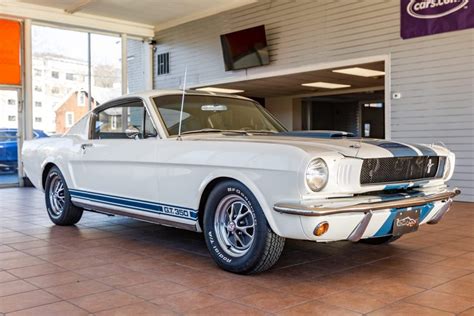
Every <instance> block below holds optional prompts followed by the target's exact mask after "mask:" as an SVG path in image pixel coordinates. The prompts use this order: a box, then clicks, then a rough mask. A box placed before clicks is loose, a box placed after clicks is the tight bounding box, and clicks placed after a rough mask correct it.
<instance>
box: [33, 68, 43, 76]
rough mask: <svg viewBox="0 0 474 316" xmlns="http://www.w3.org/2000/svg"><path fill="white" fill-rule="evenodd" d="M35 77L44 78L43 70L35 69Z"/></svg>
mask: <svg viewBox="0 0 474 316" xmlns="http://www.w3.org/2000/svg"><path fill="white" fill-rule="evenodd" d="M34 71H35V76H42V75H43V72H42V71H41V69H36V68H35V70H34Z"/></svg>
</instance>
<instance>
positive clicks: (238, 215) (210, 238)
mask: <svg viewBox="0 0 474 316" xmlns="http://www.w3.org/2000/svg"><path fill="white" fill-rule="evenodd" d="M222 212H226V213H222ZM204 235H205V239H206V244H207V247H208V249H209V252H210V254H211V256H212V257H213V259H214V261H215V262H216V263H217V264H218V265H219V266H220V267H221V268H223V269H224V270H227V271H230V272H234V273H240V274H251V273H258V272H262V271H265V270H267V269H269V268H271V267H272V266H273V265H274V264H275V263H276V262H277V260H278V258H279V257H280V255H281V252H282V251H283V247H284V245H285V239H284V238H282V237H280V236H278V235H276V234H275V233H274V232H273V231H272V230H271V228H270V226H269V225H268V222H267V220H266V217H265V214H264V213H263V210H262V209H261V207H260V205H259V204H258V201H257V199H256V198H255V197H254V196H253V194H252V193H251V192H250V190H249V189H248V188H247V187H245V186H244V185H243V184H242V183H240V182H237V181H231V180H229V181H224V182H221V183H219V184H218V185H217V186H216V187H215V188H214V189H213V190H212V192H211V194H210V195H209V198H208V200H207V203H206V206H205V211H204Z"/></svg>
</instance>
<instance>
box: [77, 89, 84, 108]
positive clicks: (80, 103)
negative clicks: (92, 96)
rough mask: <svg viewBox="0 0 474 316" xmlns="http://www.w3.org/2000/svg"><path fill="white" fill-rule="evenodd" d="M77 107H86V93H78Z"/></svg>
mask: <svg viewBox="0 0 474 316" xmlns="http://www.w3.org/2000/svg"><path fill="white" fill-rule="evenodd" d="M77 105H78V106H86V93H85V92H84V91H79V92H78V93H77Z"/></svg>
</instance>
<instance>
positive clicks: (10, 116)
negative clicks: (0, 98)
mask: <svg viewBox="0 0 474 316" xmlns="http://www.w3.org/2000/svg"><path fill="white" fill-rule="evenodd" d="M8 121H9V122H16V116H15V115H8Z"/></svg>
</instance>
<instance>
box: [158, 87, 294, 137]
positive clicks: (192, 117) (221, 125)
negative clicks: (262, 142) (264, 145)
mask: <svg viewBox="0 0 474 316" xmlns="http://www.w3.org/2000/svg"><path fill="white" fill-rule="evenodd" d="M181 97H182V96H181V95H168V96H160V97H156V98H154V99H153V100H154V102H155V105H156V107H157V108H158V112H159V113H160V115H161V117H162V119H163V122H164V123H165V125H166V129H167V130H168V134H169V135H170V136H173V135H178V129H179V112H180V109H181ZM212 131H216V132H225V131H243V132H254V133H265V132H268V133H278V132H283V131H286V129H285V128H284V127H283V126H282V125H281V124H280V123H279V122H278V121H277V120H275V119H274V118H273V117H272V116H271V115H270V114H268V113H267V112H266V110H265V109H263V108H262V107H261V106H260V105H258V104H257V103H255V102H253V101H248V100H242V99H237V98H230V97H229V98H227V97H217V96H201V95H186V96H185V99H184V109H183V122H182V126H181V132H182V133H183V134H186V133H192V132H212Z"/></svg>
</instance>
